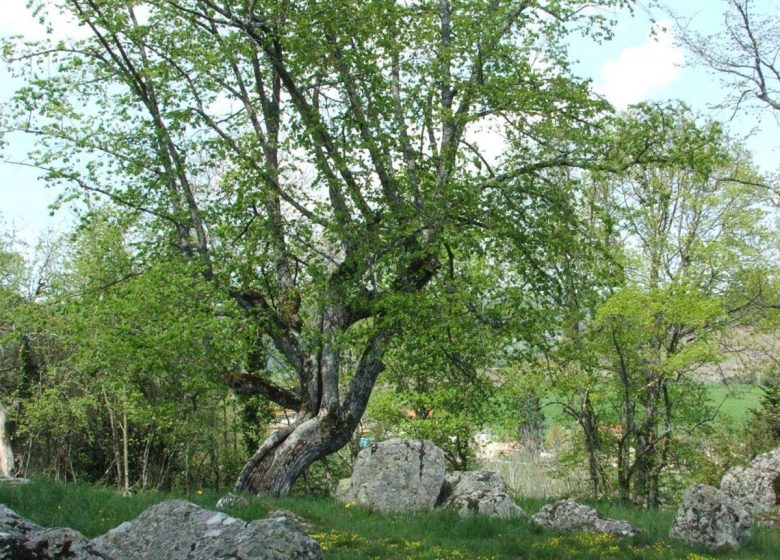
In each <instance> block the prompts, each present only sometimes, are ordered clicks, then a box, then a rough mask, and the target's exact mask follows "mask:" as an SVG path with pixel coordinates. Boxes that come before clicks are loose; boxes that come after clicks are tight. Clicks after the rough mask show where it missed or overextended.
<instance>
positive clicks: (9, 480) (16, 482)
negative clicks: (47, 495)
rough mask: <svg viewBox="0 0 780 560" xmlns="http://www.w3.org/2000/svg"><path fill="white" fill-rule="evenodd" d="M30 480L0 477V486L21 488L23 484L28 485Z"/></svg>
mask: <svg viewBox="0 0 780 560" xmlns="http://www.w3.org/2000/svg"><path fill="white" fill-rule="evenodd" d="M29 482H30V479H29V478H18V477H16V476H0V484H6V485H8V486H21V485H22V484H28V483H29Z"/></svg>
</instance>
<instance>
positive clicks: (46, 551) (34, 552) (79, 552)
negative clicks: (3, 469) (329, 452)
mask: <svg viewBox="0 0 780 560" xmlns="http://www.w3.org/2000/svg"><path fill="white" fill-rule="evenodd" d="M60 558H68V559H71V560H114V557H113V556H112V555H109V554H107V553H106V552H104V551H100V550H98V549H96V547H94V546H93V545H92V543H90V541H89V540H88V539H87V538H86V537H84V536H83V535H82V534H81V533H79V532H78V531H74V530H73V529H64V528H59V529H47V528H45V527H41V526H40V525H36V524H35V523H32V522H31V521H28V520H27V519H25V518H23V517H21V516H20V515H17V514H16V513H15V512H14V511H13V510H11V509H9V508H8V507H6V506H4V505H2V504H0V560H55V559H56V560H59V559H60ZM117 560H118V559H117Z"/></svg>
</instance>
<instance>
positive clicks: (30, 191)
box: [0, 0, 780, 245]
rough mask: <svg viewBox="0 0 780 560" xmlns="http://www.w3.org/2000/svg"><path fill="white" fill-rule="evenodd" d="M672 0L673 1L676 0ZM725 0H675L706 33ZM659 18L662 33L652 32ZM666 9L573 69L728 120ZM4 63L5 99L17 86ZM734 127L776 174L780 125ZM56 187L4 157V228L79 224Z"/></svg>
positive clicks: (624, 25) (770, 121)
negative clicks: (680, 43) (58, 201)
mask: <svg viewBox="0 0 780 560" xmlns="http://www.w3.org/2000/svg"><path fill="white" fill-rule="evenodd" d="M669 1H671V0H669ZM775 2H777V0H764V1H763V2H760V1H759V2H758V5H759V7H760V6H761V5H762V4H763V9H777V8H774V7H773V5H774V4H775ZM2 4H3V17H2V18H1V19H0V36H8V35H23V36H25V37H28V38H31V39H40V38H43V37H44V33H43V30H42V29H41V27H40V25H39V24H38V23H37V22H36V21H35V19H34V18H33V17H32V16H31V15H30V14H29V11H28V10H27V8H26V6H25V4H26V0H2ZM723 5H724V4H723V2H722V0H684V1H683V0H679V1H675V2H674V3H673V6H674V9H675V10H677V11H678V13H679V15H682V16H684V17H685V18H688V19H689V20H690V25H691V27H693V28H695V29H697V30H698V31H700V32H703V33H714V32H717V31H718V30H719V28H720V24H721V21H722V15H721V14H722V7H723ZM651 17H653V18H654V19H655V20H656V22H657V23H656V24H655V25H657V26H658V27H656V33H655V34H654V37H651V30H652V28H653V27H652V26H653V23H652V22H651V19H650V18H651ZM664 20H666V23H667V24H668V23H670V22H669V21H668V16H666V15H665V14H664V13H663V12H662V11H660V10H657V9H656V10H655V11H653V12H647V11H646V10H641V9H639V10H636V11H635V14H634V16H633V17H630V16H628V15H626V14H624V15H621V16H620V17H619V20H618V25H617V27H616V28H615V37H614V39H613V40H612V41H610V42H605V43H603V44H600V45H594V44H593V43H592V42H591V41H585V40H576V41H574V43H573V45H572V54H573V57H574V58H576V59H579V62H578V63H576V64H575V66H574V70H575V72H576V73H577V74H578V75H579V76H581V77H589V78H591V79H592V80H593V83H594V89H595V90H596V91H597V92H599V93H600V94H602V95H604V96H605V97H606V98H607V99H608V100H609V101H611V102H612V103H613V104H614V105H615V106H616V107H618V108H623V107H625V106H626V105H628V104H630V103H635V102H637V101H642V100H649V99H653V100H664V99H675V98H676V99H682V100H683V101H685V102H686V103H688V104H689V105H691V106H692V107H693V108H694V109H696V110H698V111H701V112H703V113H707V114H709V115H711V116H713V117H714V118H717V119H722V120H723V119H729V118H730V117H731V112H730V111H728V110H725V109H721V110H716V109H712V108H711V106H712V105H713V104H716V103H718V102H720V101H722V100H723V99H724V98H725V97H726V96H727V91H726V90H725V89H724V88H723V86H722V85H721V83H720V82H719V80H718V79H717V78H716V77H714V76H712V75H710V74H709V73H707V72H706V71H704V70H703V69H700V68H693V67H690V66H688V65H686V60H685V54H684V52H683V51H682V50H681V49H680V48H679V47H677V46H676V45H675V41H674V36H673V32H672V30H671V25H668V26H667V28H668V30H667V31H664V30H663V25H664ZM55 33H56V35H55V36H58V37H63V36H64V37H68V36H74V35H75V36H78V35H83V34H84V30H83V29H80V28H78V27H77V26H75V25H74V24H72V23H71V22H68V21H65V20H63V19H62V18H61V17H56V18H55ZM18 85H19V84H18V83H14V82H13V81H12V80H11V79H10V77H9V76H8V74H7V72H6V71H5V68H3V67H2V66H0V103H2V102H4V101H5V100H7V99H8V98H9V96H10V95H11V94H12V92H13V90H14V89H15V88H16V87H18ZM728 126H729V128H730V129H731V130H732V132H733V133H735V134H737V135H748V134H750V137H749V139H748V141H747V144H748V147H749V148H750V149H751V151H752V152H753V153H754V156H755V159H756V162H757V163H758V164H759V166H760V167H761V168H762V169H764V170H765V171H775V170H776V169H777V168H778V166H777V165H776V163H775V162H776V161H777V155H778V150H780V125H779V124H778V122H777V121H776V120H775V117H774V116H773V115H772V114H771V113H770V112H769V111H753V112H752V113H751V114H749V115H738V116H736V117H735V118H734V119H731V120H730V121H729V125H728ZM11 142H12V143H14V145H13V146H12V152H13V154H14V156H13V157H15V158H16V159H23V158H24V152H25V150H26V149H27V148H28V147H29V146H28V145H26V143H25V141H23V140H21V139H19V138H16V137H12V138H11ZM56 194H57V193H56V192H54V191H52V190H51V189H47V188H46V187H45V185H43V184H42V183H41V182H40V181H39V180H37V178H36V172H35V171H33V170H30V169H25V168H23V167H19V166H14V165H9V164H4V163H2V162H0V216H1V217H2V218H3V219H4V221H5V225H4V226H0V227H4V228H9V227H10V228H11V229H13V230H15V231H16V233H17V234H18V236H19V238H20V239H22V240H24V241H26V242H27V243H28V244H29V245H32V244H34V242H35V240H36V239H37V238H39V237H40V236H41V235H45V233H46V232H47V231H50V230H53V231H63V230H65V229H66V228H67V227H68V225H69V224H71V223H72V218H71V216H70V214H69V213H68V211H67V210H60V211H59V212H58V213H57V214H56V215H55V216H53V217H52V216H50V212H49V205H50V204H51V203H52V202H53V201H54V200H55V198H56Z"/></svg>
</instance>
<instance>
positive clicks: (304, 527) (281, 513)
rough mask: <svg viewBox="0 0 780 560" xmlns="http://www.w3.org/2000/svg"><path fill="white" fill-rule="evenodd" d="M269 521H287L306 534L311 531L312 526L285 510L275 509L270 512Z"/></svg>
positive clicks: (295, 514)
mask: <svg viewBox="0 0 780 560" xmlns="http://www.w3.org/2000/svg"><path fill="white" fill-rule="evenodd" d="M268 519H286V520H287V521H289V522H290V523H292V524H293V525H295V526H296V527H298V528H299V529H300V530H301V531H303V532H304V533H308V532H309V531H311V525H310V524H309V522H308V521H306V520H305V519H304V518H303V517H301V516H300V515H298V514H297V513H294V512H292V511H287V510H285V509H275V510H273V511H269V512H268Z"/></svg>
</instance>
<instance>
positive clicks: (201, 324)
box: [12, 215, 242, 488]
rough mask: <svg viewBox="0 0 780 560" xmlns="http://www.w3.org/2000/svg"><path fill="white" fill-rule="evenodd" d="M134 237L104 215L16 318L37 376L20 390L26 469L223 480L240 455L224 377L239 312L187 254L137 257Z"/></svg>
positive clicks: (129, 480) (236, 344) (118, 478)
mask: <svg viewBox="0 0 780 560" xmlns="http://www.w3.org/2000/svg"><path fill="white" fill-rule="evenodd" d="M127 237H128V234H127V232H126V229H125V227H124V226H122V225H121V224H112V223H110V222H108V221H107V220H106V219H105V218H104V217H102V216H100V215H97V216H96V217H95V218H94V219H93V220H92V222H91V223H89V224H86V225H85V226H84V228H83V229H82V230H81V231H80V232H79V233H78V234H77V236H76V238H75V239H74V243H73V244H74V249H73V252H72V255H71V256H70V258H69V259H68V261H67V262H66V263H64V264H63V268H62V271H61V273H60V274H59V275H58V276H57V277H56V279H55V281H54V282H53V285H52V286H50V287H49V289H48V290H47V293H46V296H45V297H42V298H40V299H38V300H36V301H33V302H30V303H29V304H28V305H27V307H26V309H25V312H24V313H20V314H18V315H17V316H16V317H15V319H16V321H17V328H19V329H20V330H22V332H26V333H28V334H27V335H26V336H27V340H29V343H28V350H27V352H28V353H29V354H30V360H28V361H29V364H28V365H27V368H28V369H29V370H30V371H29V372H28V374H34V375H35V376H36V379H35V384H34V385H32V387H31V386H29V385H25V384H24V383H23V382H22V381H23V380H24V378H23V377H20V378H19V379H20V381H18V382H17V383H18V384H17V387H16V391H15V392H14V393H13V394H12V398H15V399H17V402H18V408H17V414H16V415H15V417H14V420H15V422H16V427H17V430H16V434H15V439H16V441H17V443H18V446H19V448H20V449H26V453H25V456H24V459H23V464H24V465H25V472H29V473H44V472H45V473H49V474H51V475H52V476H54V477H55V478H86V479H87V480H111V479H113V480H114V481H115V482H116V484H117V485H119V486H123V485H125V484H127V485H129V486H133V487H139V488H145V487H148V486H156V487H160V486H163V487H170V486H173V485H179V484H181V485H185V486H189V487H191V486H193V485H203V484H205V483H208V484H212V485H222V484H224V483H225V482H226V481H227V480H229V479H231V478H232V477H233V476H235V473H236V472H237V470H238V467H239V464H238V462H239V461H241V456H242V454H241V453H240V451H239V449H238V445H237V443H235V440H236V437H237V436H236V434H235V429H234V427H233V422H234V416H235V415H236V413H237V410H236V405H235V402H234V400H233V398H232V397H231V396H230V394H229V393H228V391H227V390H226V389H225V387H224V381H223V379H222V376H223V375H224V374H225V372H227V371H228V370H229V368H230V367H231V361H232V360H233V359H234V357H235V356H236V355H241V353H242V340H241V338H240V337H236V336H235V329H236V328H237V324H238V323H237V320H236V316H235V311H234V310H233V309H232V307H231V305H232V304H231V302H229V301H224V300H221V299H220V297H219V295H218V294H217V293H216V292H215V291H214V289H213V287H212V286H211V285H210V284H208V283H206V282H204V281H203V280H202V279H201V278H200V277H199V276H198V275H197V274H196V273H195V271H193V270H192V269H191V267H190V266H189V265H188V264H187V263H186V262H182V261H181V260H175V259H171V260H168V261H160V262H145V263H137V262H134V259H133V257H132V255H131V253H130V252H129V251H128V249H127V247H126V238H127ZM21 367H22V370H23V369H24V367H25V364H24V363H22V364H21ZM203 426H211V427H212V428H213V427H220V426H221V427H222V428H221V429H216V430H215V429H208V430H204V429H203ZM125 469H128V471H129V472H127V473H125ZM125 474H126V475H127V476H126V477H125Z"/></svg>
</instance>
